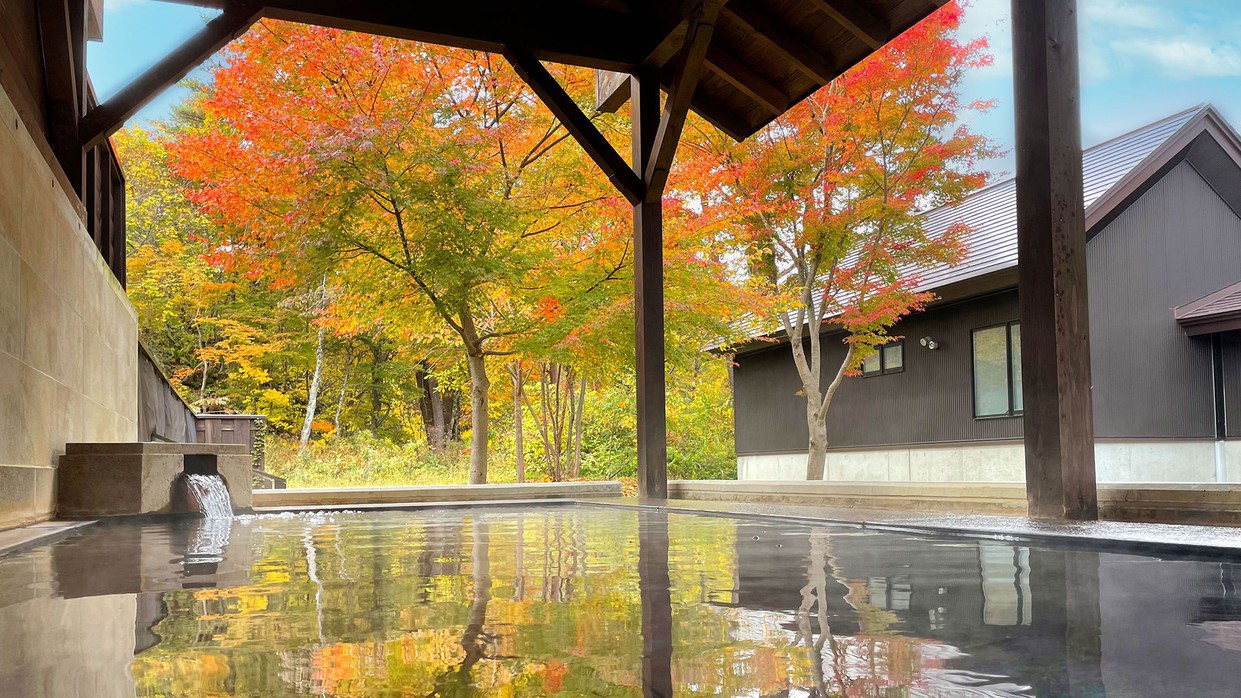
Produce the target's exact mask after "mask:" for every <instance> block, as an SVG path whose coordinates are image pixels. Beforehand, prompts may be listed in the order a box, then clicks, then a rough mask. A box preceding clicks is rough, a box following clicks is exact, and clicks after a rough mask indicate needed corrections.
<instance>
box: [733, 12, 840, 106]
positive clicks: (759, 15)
mask: <svg viewBox="0 0 1241 698" xmlns="http://www.w3.org/2000/svg"><path fill="white" fill-rule="evenodd" d="M724 14H725V15H727V16H728V19H729V20H730V21H732V22H735V23H737V24H739V25H740V26H742V27H744V28H745V29H746V30H747V31H749V32H751V33H753V34H754V35H755V36H756V37H758V39H759V40H760V41H762V42H763V43H764V44H766V45H767V47H768V48H770V49H772V50H773V51H776V52H777V53H779V54H780V55H782V56H783V57H784V59H785V60H787V61H788V62H790V63H792V64H793V65H795V66H797V69H798V70H800V71H801V72H803V73H805V74H806V75H807V76H808V77H810V78H812V79H813V80H816V81H817V82H820V83H822V84H824V85H826V84H827V83H829V82H831V81H832V80H834V79H835V77H836V74H837V73H838V72H839V71H837V70H836V69H835V67H834V66H832V65H831V63H830V62H829V61H828V60H826V59H825V58H824V57H823V56H822V54H821V53H820V52H819V51H818V50H816V49H814V48H812V47H811V46H810V45H809V44H807V43H806V42H804V41H802V40H801V39H799V38H797V37H796V36H793V35H792V34H791V33H789V32H788V31H786V30H785V29H784V28H783V24H784V23H782V22H779V21H777V20H776V19H775V18H773V17H772V16H771V15H770V14H768V13H767V11H766V10H763V9H762V8H760V7H758V6H756V5H752V4H745V3H741V2H737V1H736V0H734V2H732V3H729V4H728V5H727V6H726V7H725V8H724Z"/></svg>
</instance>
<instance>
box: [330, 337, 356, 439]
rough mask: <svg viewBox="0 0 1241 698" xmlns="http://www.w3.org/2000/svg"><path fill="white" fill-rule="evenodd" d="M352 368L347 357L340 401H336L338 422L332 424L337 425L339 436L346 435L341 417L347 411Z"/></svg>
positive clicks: (341, 383) (341, 382)
mask: <svg viewBox="0 0 1241 698" xmlns="http://www.w3.org/2000/svg"><path fill="white" fill-rule="evenodd" d="M350 368H351V365H350V357H349V356H345V369H344V374H343V375H342V376H341V379H340V399H339V400H337V401H336V421H334V422H332V423H333V424H335V425H336V435H337V436H344V435H345V430H344V428H343V427H341V425H340V416H341V413H342V412H344V410H345V394H346V393H347V392H348V390H349V369H350Z"/></svg>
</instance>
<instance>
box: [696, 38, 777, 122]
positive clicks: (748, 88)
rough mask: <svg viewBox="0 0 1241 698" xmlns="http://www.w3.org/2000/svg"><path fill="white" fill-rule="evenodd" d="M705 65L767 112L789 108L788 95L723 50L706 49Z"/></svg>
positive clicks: (773, 112)
mask: <svg viewBox="0 0 1241 698" xmlns="http://www.w3.org/2000/svg"><path fill="white" fill-rule="evenodd" d="M707 67H708V68H710V69H711V72H712V73H715V74H716V75H718V76H719V77H721V78H723V79H724V80H726V81H727V82H728V83H729V84H730V85H732V86H733V87H735V88H737V90H739V91H740V92H741V93H742V94H744V95H746V96H747V97H749V98H750V99H752V100H754V101H755V102H758V103H759V104H760V105H761V106H762V107H763V109H765V110H767V111H768V112H769V113H771V114H783V113H784V111H785V110H786V109H788V108H789V102H790V101H791V100H790V99H789V96H788V95H786V94H784V92H783V91H781V90H780V88H778V87H776V86H775V85H773V84H771V83H770V82H769V81H768V80H767V79H766V78H764V77H763V76H761V75H759V74H758V73H756V72H754V71H753V70H752V69H751V68H750V67H749V66H747V65H746V64H744V63H742V62H741V61H739V60H737V59H736V58H733V57H732V56H730V55H729V54H728V53H726V52H724V51H723V50H721V49H719V48H716V47H711V49H710V50H709V51H707Z"/></svg>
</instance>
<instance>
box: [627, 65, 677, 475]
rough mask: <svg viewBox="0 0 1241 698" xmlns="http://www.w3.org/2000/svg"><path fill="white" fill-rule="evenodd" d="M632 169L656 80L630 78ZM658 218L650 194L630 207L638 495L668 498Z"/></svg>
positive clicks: (642, 164) (646, 129) (653, 122)
mask: <svg viewBox="0 0 1241 698" xmlns="http://www.w3.org/2000/svg"><path fill="white" fill-rule="evenodd" d="M631 80H633V85H632V89H631V100H632V111H633V116H632V121H633V170H634V172H635V173H637V175H638V176H639V177H642V176H643V173H644V172H645V171H646V169H647V164H648V163H649V162H650V160H651V159H652V157H653V156H654V151H655V138H656V132H657V131H658V130H659V121H660V104H659V79H658V76H657V75H655V74H654V73H653V72H649V71H642V72H639V73H638V74H636V75H635V76H634V77H632V78H631ZM663 240H664V220H663V207H662V197H661V196H660V192H653V193H652V194H649V195H647V196H644V197H642V199H641V200H640V201H638V202H637V203H636V204H634V207H633V249H634V272H633V282H634V306H635V307H634V311H635V321H636V323H637V330H636V333H635V336H634V344H635V346H636V349H637V408H638V410H637V411H638V495H639V496H641V497H651V498H656V499H665V498H667V496H668V428H667V412H666V408H665V395H664V390H665V384H664V250H663V244H664V243H663Z"/></svg>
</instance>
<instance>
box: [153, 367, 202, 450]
mask: <svg viewBox="0 0 1241 698" xmlns="http://www.w3.org/2000/svg"><path fill="white" fill-rule="evenodd" d="M138 440H139V441H173V442H176V443H194V442H195V441H197V440H198V434H197V419H196V416H195V414H194V411H193V410H192V409H190V406H189V405H187V404H186V403H185V401H184V400H182V399H181V397H180V396H179V395H177V391H175V390H173V389H172V386H171V385H169V383H168V379H167V378H165V377H164V372H163V370H162V369H160V367H159V364H158V363H156V361H155V360H154V359H152V358H151V355H150V354H148V353H147V351H146V348H145V347H143V346H142V345H141V344H139V345H138Z"/></svg>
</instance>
